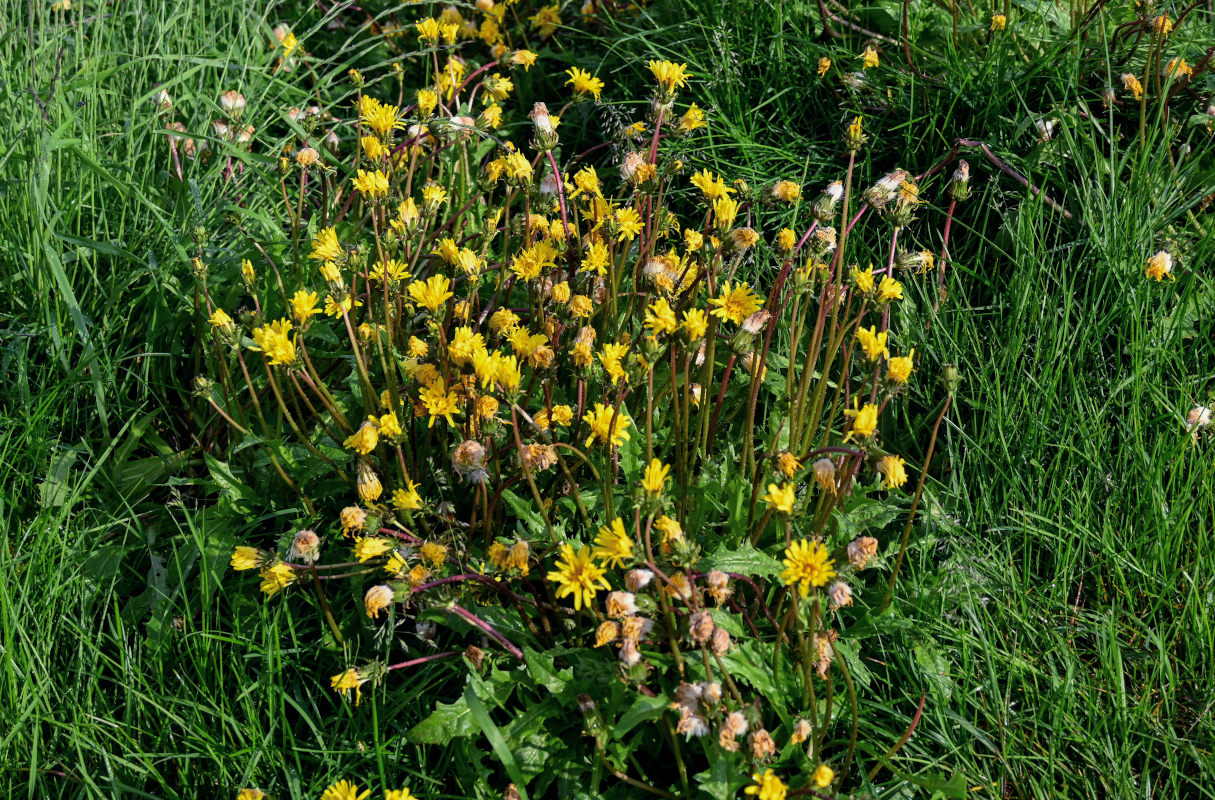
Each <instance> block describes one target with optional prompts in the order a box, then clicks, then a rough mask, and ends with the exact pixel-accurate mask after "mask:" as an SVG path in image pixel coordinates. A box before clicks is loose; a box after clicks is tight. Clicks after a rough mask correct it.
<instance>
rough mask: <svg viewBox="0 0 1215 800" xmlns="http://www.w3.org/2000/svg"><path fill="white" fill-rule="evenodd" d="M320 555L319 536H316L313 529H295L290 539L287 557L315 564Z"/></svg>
mask: <svg viewBox="0 0 1215 800" xmlns="http://www.w3.org/2000/svg"><path fill="white" fill-rule="evenodd" d="M320 557H321V537H319V536H317V535H316V533H315V532H314V531H310V530H303V531H297V532H296V534H295V536H294V537H292V539H291V549H290V550H288V551H287V558H288V559H290V560H291V561H300V562H302V563H304V564H315V563H316V560H317V559H318V558H320Z"/></svg>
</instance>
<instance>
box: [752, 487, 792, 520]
mask: <svg viewBox="0 0 1215 800" xmlns="http://www.w3.org/2000/svg"><path fill="white" fill-rule="evenodd" d="M796 489H797V487H796V485H795V484H792V483H786V484H779V485H778V484H775V483H769V484H768V493H767V494H766V495H764V496H763V497H761V498H760V499H761V500H763V501H764V502H765V503H767V504H768V506H769V508H771V509H772V510H773V511H779V512H780V513H781V514H792V513H793V506H794V504H795V503H796V502H797V493H796Z"/></svg>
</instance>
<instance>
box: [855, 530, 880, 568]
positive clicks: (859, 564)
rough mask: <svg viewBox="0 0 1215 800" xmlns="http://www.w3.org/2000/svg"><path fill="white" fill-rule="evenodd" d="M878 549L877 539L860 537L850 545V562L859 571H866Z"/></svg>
mask: <svg viewBox="0 0 1215 800" xmlns="http://www.w3.org/2000/svg"><path fill="white" fill-rule="evenodd" d="M877 548H878V541H877V539H874V538H873V537H872V536H859V537H857V538H856V539H853V540H852V541H851V542H849V543H848V561H849V562H851V563H852V565H853V566H854V567H856V568H857V569H864V568H865V565H866V564H868V563H869V559H871V558H873V557H874V556H876V555H877Z"/></svg>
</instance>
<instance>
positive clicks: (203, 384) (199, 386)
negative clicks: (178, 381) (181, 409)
mask: <svg viewBox="0 0 1215 800" xmlns="http://www.w3.org/2000/svg"><path fill="white" fill-rule="evenodd" d="M213 391H215V381H213V380H211V379H210V378H208V377H207V376H205V375H195V376H194V396H195V397H198V398H201V399H203V400H208V399H210V397H211V393H212V392H213Z"/></svg>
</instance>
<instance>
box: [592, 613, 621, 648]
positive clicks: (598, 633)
mask: <svg viewBox="0 0 1215 800" xmlns="http://www.w3.org/2000/svg"><path fill="white" fill-rule="evenodd" d="M618 638H620V626H619V625H618V624H617V623H615V622H612V621H611V620H604V621H603V622H602V623H600V625H599V627H598V628H597V629H596V630H595V647H603V646H604V645H605V644H610V643H611V642H614V641H616V640H617V639H618Z"/></svg>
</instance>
